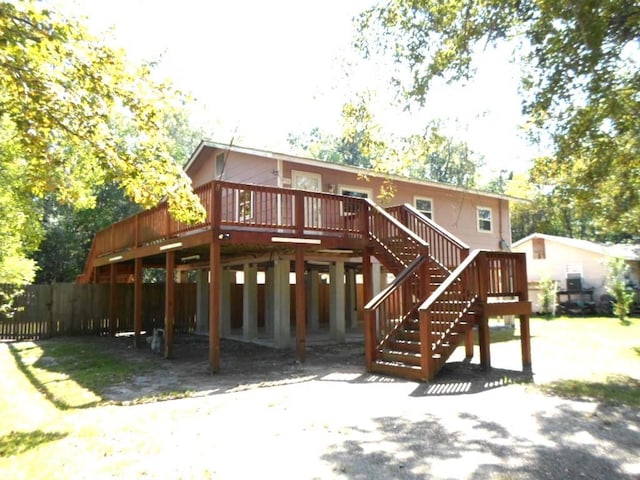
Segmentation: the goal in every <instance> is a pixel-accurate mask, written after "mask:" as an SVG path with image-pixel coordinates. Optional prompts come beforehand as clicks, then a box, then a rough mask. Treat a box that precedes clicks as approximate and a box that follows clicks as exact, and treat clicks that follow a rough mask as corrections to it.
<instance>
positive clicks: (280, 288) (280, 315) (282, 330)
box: [273, 260, 291, 348]
mask: <svg viewBox="0 0 640 480" xmlns="http://www.w3.org/2000/svg"><path fill="white" fill-rule="evenodd" d="M273 265H274V285H273V320H274V326H273V344H274V347H276V348H287V347H289V344H290V342H291V314H290V308H291V290H290V289H291V287H290V286H289V271H290V270H291V262H290V261H289V260H276V261H274V263H273Z"/></svg>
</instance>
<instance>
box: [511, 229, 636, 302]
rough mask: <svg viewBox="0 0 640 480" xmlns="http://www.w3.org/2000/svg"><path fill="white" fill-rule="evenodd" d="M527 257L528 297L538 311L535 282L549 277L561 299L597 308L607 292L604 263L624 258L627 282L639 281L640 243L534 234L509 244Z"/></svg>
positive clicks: (536, 285) (605, 266)
mask: <svg viewBox="0 0 640 480" xmlns="http://www.w3.org/2000/svg"><path fill="white" fill-rule="evenodd" d="M511 249H512V251H514V252H522V253H525V254H526V256H527V273H528V282H529V299H530V300H531V303H532V304H533V310H534V311H540V306H539V299H538V297H539V295H540V289H539V287H538V283H539V282H540V280H543V279H545V278H549V279H551V280H554V281H555V282H556V283H557V286H558V290H559V294H558V300H559V301H560V302H573V303H580V302H584V303H586V304H588V305H591V306H593V307H595V308H597V307H598V306H599V305H600V303H601V302H602V301H603V296H604V295H607V293H608V292H607V289H606V278H607V263H608V261H609V260H610V259H611V258H614V257H621V258H624V259H625V260H626V261H627V263H628V264H629V267H630V274H629V279H628V280H629V283H630V285H634V286H638V285H639V284H640V246H638V245H609V244H601V243H596V242H590V241H587V240H578V239H575V238H567V237H558V236H554V235H546V234H543V233H533V234H531V235H529V236H527V237H525V238H523V239H521V240H518V241H517V242H514V243H513V245H511Z"/></svg>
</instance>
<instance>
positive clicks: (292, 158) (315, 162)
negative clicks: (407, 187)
mask: <svg viewBox="0 0 640 480" xmlns="http://www.w3.org/2000/svg"><path fill="white" fill-rule="evenodd" d="M205 148H217V149H220V150H227V151H229V152H235V153H243V154H247V155H255V156H260V157H266V158H272V159H274V160H283V161H288V162H296V163H299V164H303V165H305V164H306V165H312V166H316V167H322V168H328V169H331V170H339V171H342V172H350V173H355V174H356V175H369V176H374V177H380V176H382V174H380V173H378V172H375V171H373V170H370V169H367V168H362V167H354V166H351V165H345V164H342V163H331V162H326V161H324V160H319V159H317V158H308V157H300V156H297V155H290V154H286V153H277V152H271V151H268V150H260V149H257V148H248V147H242V146H239V145H229V144H226V143H219V142H214V141H209V140H203V141H201V142H200V144H199V145H198V147H197V148H196V149H195V150H194V152H193V153H192V154H191V157H190V158H189V160H187V163H185V165H184V170H185V171H186V170H188V169H189V168H191V165H193V163H194V162H195V160H196V159H197V158H198V156H199V155H200V152H202V150H204V149H205ZM388 178H390V179H392V180H395V181H403V182H411V183H415V184H417V185H425V186H430V187H437V188H443V189H447V190H454V191H459V192H467V193H475V194H478V195H483V196H486V197H491V198H499V199H501V200H508V201H514V202H526V200H523V199H521V198H517V197H511V196H509V195H502V194H498V193H491V192H485V191H482V190H478V189H472V188H464V187H458V186H455V185H450V184H448V183H441V182H433V181H428V180H420V179H417V178H411V177H404V176H401V175H388Z"/></svg>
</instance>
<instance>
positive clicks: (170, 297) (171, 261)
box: [164, 250, 176, 358]
mask: <svg viewBox="0 0 640 480" xmlns="http://www.w3.org/2000/svg"><path fill="white" fill-rule="evenodd" d="M165 261H166V264H165V288H164V357H165V358H173V325H174V323H175V316H176V312H175V294H176V283H175V263H176V252H175V251H174V250H172V251H169V252H167V253H166V256H165Z"/></svg>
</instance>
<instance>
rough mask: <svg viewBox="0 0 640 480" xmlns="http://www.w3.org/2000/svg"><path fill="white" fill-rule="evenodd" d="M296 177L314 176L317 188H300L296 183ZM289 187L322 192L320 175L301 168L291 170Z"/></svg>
mask: <svg viewBox="0 0 640 480" xmlns="http://www.w3.org/2000/svg"><path fill="white" fill-rule="evenodd" d="M298 177H307V178H314V179H316V180H317V181H318V188H319V190H309V189H308V188H300V187H298V185H297V184H296V179H297V178H298ZM291 188H295V189H296V190H307V191H310V192H322V175H321V174H319V173H313V172H305V171H303V170H291Z"/></svg>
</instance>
